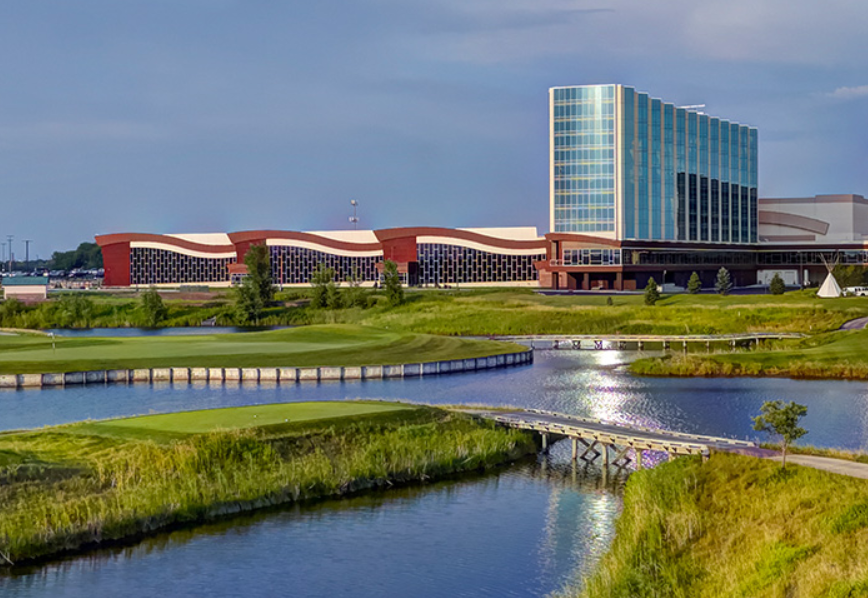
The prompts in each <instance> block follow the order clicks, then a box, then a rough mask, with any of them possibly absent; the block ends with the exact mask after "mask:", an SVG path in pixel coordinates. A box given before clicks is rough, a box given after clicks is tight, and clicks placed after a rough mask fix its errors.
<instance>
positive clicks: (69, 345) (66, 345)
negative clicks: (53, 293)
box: [0, 325, 522, 374]
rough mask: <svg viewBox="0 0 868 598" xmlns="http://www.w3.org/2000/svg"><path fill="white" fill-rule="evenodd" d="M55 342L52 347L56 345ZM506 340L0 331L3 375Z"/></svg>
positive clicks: (297, 361) (305, 360)
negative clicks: (3, 333)
mask: <svg viewBox="0 0 868 598" xmlns="http://www.w3.org/2000/svg"><path fill="white" fill-rule="evenodd" d="M53 347H54V348H53ZM520 350H522V347H520V346H518V345H514V344H511V343H500V342H492V341H479V340H470V339H459V338H448V337H441V336H433V335H427V334H415V333H410V332H397V331H391V330H382V329H376V328H368V327H362V326H353V325H331V326H306V327H303V328H293V329H288V330H272V331H268V332H249V333H236V334H215V335H201V336H200V335H195V336H174V337H168V336H161V337H154V336H152V337H113V338H63V337H58V338H56V339H51V338H48V337H46V336H44V335H17V336H0V373H15V374H25V373H40V372H43V373H44V372H73V371H81V370H104V369H121V368H129V369H135V368H155V367H270V366H273V367H280V366H298V367H303V366H329V365H342V366H353V365H380V364H382V365H388V364H396V363H413V362H426V361H438V360H445V359H464V358H469V357H481V356H486V355H497V354H501V353H509V352H513V351H520Z"/></svg>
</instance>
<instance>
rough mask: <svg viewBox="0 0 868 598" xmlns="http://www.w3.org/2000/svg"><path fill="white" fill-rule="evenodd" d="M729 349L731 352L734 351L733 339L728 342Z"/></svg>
mask: <svg viewBox="0 0 868 598" xmlns="http://www.w3.org/2000/svg"><path fill="white" fill-rule="evenodd" d="M729 348H730V349H731V350H732V351H735V339H732V340H731V341H729Z"/></svg>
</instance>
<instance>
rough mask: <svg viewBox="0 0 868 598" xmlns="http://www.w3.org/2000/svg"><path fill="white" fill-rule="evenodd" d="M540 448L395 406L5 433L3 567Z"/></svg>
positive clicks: (516, 434) (519, 435) (277, 410)
mask: <svg viewBox="0 0 868 598" xmlns="http://www.w3.org/2000/svg"><path fill="white" fill-rule="evenodd" d="M535 450H536V446H535V441H534V438H533V437H532V436H531V435H530V434H529V433H525V432H520V431H516V430H507V429H503V428H496V427H495V426H494V424H493V423H490V422H481V421H477V420H474V419H472V418H471V417H470V416H468V415H464V414H460V413H453V412H448V411H444V410H441V409H435V408H431V407H417V406H409V405H402V404H397V403H384V402H361V401H359V402H315V403H289V404H275V405H258V406H253V407H237V408H229V409H215V410H207V411H193V412H186V413H178V414H167V415H149V416H143V417H135V418H128V419H118V420H107V421H100V422H82V423H77V424H70V425H64V426H56V427H52V428H43V429H41V430H34V431H23V432H7V433H2V434H0V505H2V513H0V514H2V516H0V552H2V555H0V561H2V562H3V565H4V566H9V565H10V564H12V563H20V562H25V561H32V560H35V559H40V558H46V557H50V556H51V555H55V554H58V553H61V552H64V551H76V550H81V549H84V548H87V547H89V546H94V545H97V544H100V543H106V542H111V541H120V540H125V539H131V538H135V537H137V536H140V535H142V534H145V533H148V532H152V531H154V530H159V529H165V528H169V527H172V526H177V525H183V524H189V523H195V522H200V521H205V520H207V519H210V518H214V517H217V516H220V515H225V514H229V513H235V512H239V511H243V510H251V509H255V508H258V507H263V506H268V505H276V504H280V503H286V502H291V501H298V500H302V499H312V498H319V497H326V496H335V495H342V494H347V493H351V492H354V491H359V490H364V489H371V488H378V487H385V486H391V485H393V484H399V483H413V482H423V481H427V480H430V479H433V478H435V477H437V476H444V475H448V474H453V473H458V472H464V471H471V470H479V469H484V468H487V467H493V466H496V465H498V464H502V463H506V462H509V461H512V460H515V459H518V458H520V457H522V456H524V455H528V454H531V453H533V452H534V451H535Z"/></svg>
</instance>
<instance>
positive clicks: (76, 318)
mask: <svg viewBox="0 0 868 598" xmlns="http://www.w3.org/2000/svg"><path fill="white" fill-rule="evenodd" d="M57 309H58V311H59V318H58V321H59V322H60V326H61V328H89V327H90V322H91V320H92V319H93V312H94V305H93V301H91V300H90V299H88V298H87V297H85V296H84V295H82V294H80V293H64V294H63V295H61V296H60V300H59V301H58V304H57Z"/></svg>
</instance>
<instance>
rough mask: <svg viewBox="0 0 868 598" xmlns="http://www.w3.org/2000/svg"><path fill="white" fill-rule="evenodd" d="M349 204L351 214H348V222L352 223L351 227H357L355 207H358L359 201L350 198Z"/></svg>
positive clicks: (357, 218)
mask: <svg viewBox="0 0 868 598" xmlns="http://www.w3.org/2000/svg"><path fill="white" fill-rule="evenodd" d="M350 205H351V206H353V215H352V216H350V222H352V223H353V229H357V228H359V217H358V216H356V208H358V207H359V202H357V201H356V200H355V199H351V200H350Z"/></svg>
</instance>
